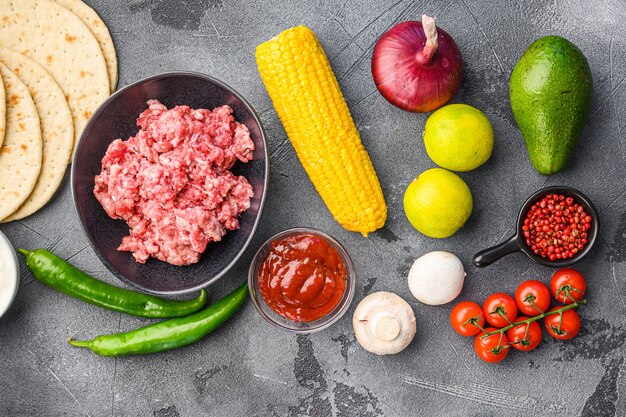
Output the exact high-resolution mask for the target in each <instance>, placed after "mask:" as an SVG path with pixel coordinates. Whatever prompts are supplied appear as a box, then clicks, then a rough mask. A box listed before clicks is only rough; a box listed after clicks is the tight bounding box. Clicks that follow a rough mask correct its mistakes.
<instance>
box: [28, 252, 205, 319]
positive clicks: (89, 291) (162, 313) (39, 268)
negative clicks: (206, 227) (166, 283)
mask: <svg viewBox="0 0 626 417" xmlns="http://www.w3.org/2000/svg"><path fill="white" fill-rule="evenodd" d="M17 251H18V252H19V253H21V254H22V255H24V257H25V258H26V266H28V269H30V270H31V272H32V273H33V275H34V276H35V278H36V279H37V280H38V281H41V282H43V283H44V284H46V285H48V286H50V287H52V288H54V289H55V290H58V291H61V292H62V293H64V294H67V295H69V296H70V297H74V298H78V299H79V300H82V301H85V302H87V303H89V304H93V305H96V306H98V307H102V308H106V309H109V310H113V311H119V312H122V313H126V314H132V315H133V316H139V317H148V318H169V317H182V316H188V315H189V314H192V313H195V312H196V311H198V310H200V309H201V308H202V307H204V306H205V304H206V301H207V297H206V291H205V290H202V291H201V292H200V295H199V296H198V297H197V298H194V299H192V300H185V301H177V300H165V299H163V298H158V297H154V296H151V295H148V294H143V293H140V292H136V291H130V290H126V289H123V288H119V287H115V286H113V285H109V284H107V283H104V282H102V281H98V280H97V279H95V278H93V277H90V276H89V275H87V274H85V273H84V272H83V271H81V270H79V269H77V268H75V267H74V266H72V265H70V264H69V263H67V262H65V261H64V260H63V259H61V258H59V257H58V256H56V255H55V254H53V253H52V252H49V251H47V250H45V249H36V250H34V251H29V250H25V249H18V250H17Z"/></svg>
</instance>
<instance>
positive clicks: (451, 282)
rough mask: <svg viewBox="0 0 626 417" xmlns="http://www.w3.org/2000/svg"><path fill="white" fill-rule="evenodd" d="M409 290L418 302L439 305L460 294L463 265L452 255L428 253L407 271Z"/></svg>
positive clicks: (463, 279) (463, 277)
mask: <svg viewBox="0 0 626 417" xmlns="http://www.w3.org/2000/svg"><path fill="white" fill-rule="evenodd" d="M408 280H409V289H410V290H411V293H412V294H413V296H414V297H415V298H417V300H418V301H421V302H422V303H424V304H429V305H441V304H446V303H449V302H450V301H452V300H454V299H455V298H456V297H458V295H459V294H460V293H461V290H462V289H463V283H464V281H465V271H464V270H463V264H462V263H461V261H460V260H459V258H457V257H456V256H455V255H454V254H452V253H449V252H443V251H436V252H430V253H427V254H426V255H424V256H422V257H421V258H418V259H417V260H416V261H415V262H414V263H413V266H412V267H411V270H410V271H409V277H408Z"/></svg>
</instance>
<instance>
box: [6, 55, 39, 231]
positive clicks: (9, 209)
mask: <svg viewBox="0 0 626 417" xmlns="http://www.w3.org/2000/svg"><path fill="white" fill-rule="evenodd" d="M0 74H1V75H2V80H3V82H4V90H5V95H6V109H7V110H6V114H7V126H6V134H5V136H4V143H3V144H2V147H1V148H0V220H1V219H4V218H5V217H7V216H8V215H10V214H11V213H13V212H14V211H15V210H17V209H18V207H19V206H20V205H21V204H22V203H23V202H24V201H26V198H28V196H29V195H30V193H31V192H32V191H33V188H35V183H36V182H37V178H38V177H39V171H40V170H41V158H42V157H41V153H42V152H41V150H42V143H41V130H40V127H39V117H38V116H37V108H36V107H35V103H34V102H33V99H32V98H31V96H30V93H29V92H28V87H26V85H25V84H24V83H23V82H22V81H20V79H19V78H18V76H17V75H15V74H14V73H13V72H12V71H11V70H9V69H8V68H7V67H6V66H5V65H4V64H0Z"/></svg>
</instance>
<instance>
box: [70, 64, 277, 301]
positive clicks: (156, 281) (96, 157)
mask: <svg viewBox="0 0 626 417" xmlns="http://www.w3.org/2000/svg"><path fill="white" fill-rule="evenodd" d="M149 99H158V100H159V101H161V103H163V104H165V105H166V106H167V107H168V108H171V107H173V106H175V105H178V104H185V105H189V106H191V107H192V108H206V109H213V108H215V107H217V106H220V105H223V104H227V105H229V106H230V107H232V108H233V110H234V115H235V119H236V120H237V121H238V122H241V123H244V124H245V125H246V126H248V129H249V130H250V135H251V137H252V140H253V141H254V144H255V145H256V150H255V151H254V160H253V161H251V162H249V163H247V164H244V163H241V162H237V163H235V165H234V166H233V168H232V171H233V173H234V174H235V175H243V176H244V177H246V178H247V179H248V181H249V182H250V184H251V185H252V187H253V188H254V197H253V198H252V200H251V206H250V208H249V209H248V210H247V211H246V212H245V213H243V214H242V215H241V217H240V218H239V223H240V228H239V229H238V230H235V231H229V232H228V233H226V235H225V236H224V237H223V239H222V240H221V241H220V242H212V243H209V245H208V246H207V249H206V251H205V252H204V254H203V255H202V257H201V259H200V262H198V263H197V264H194V265H189V266H174V265H170V264H168V263H165V262H161V261H158V260H156V259H149V260H148V261H147V262H146V263H145V264H139V263H137V262H135V260H134V258H133V256H132V254H131V253H130V252H120V251H118V250H117V248H118V246H119V245H120V243H121V241H122V238H123V237H124V236H126V235H128V226H127V225H126V222H124V221H122V220H114V219H112V218H110V217H109V216H108V215H107V214H106V213H105V211H104V209H103V208H102V206H101V205H100V203H99V202H98V200H96V198H95V197H94V194H93V188H94V177H95V176H96V175H98V174H99V173H100V168H101V160H102V157H103V156H104V154H105V153H106V150H107V148H108V146H109V144H110V143H111V142H112V141H113V140H115V139H117V138H122V139H127V138H129V137H130V136H133V135H135V134H136V133H137V131H138V130H139V128H138V127H137V125H136V124H135V121H136V119H137V116H138V115H139V114H140V113H141V112H142V111H144V110H145V109H146V107H147V106H146V101H147V100H149ZM268 162H269V157H268V153H267V144H266V140H265V133H264V131H263V126H262V125H261V121H260V120H259V117H258V116H257V114H256V113H255V111H254V109H253V108H252V106H251V105H250V104H249V103H248V102H247V101H246V100H245V99H244V98H243V97H242V96H240V95H239V94H238V93H237V92H236V91H234V90H233V89H232V88H230V87H229V86H227V85H226V84H224V83H223V82H221V81H219V80H216V79H215V78H212V77H209V76H207V75H202V74H196V73H188V72H176V73H167V74H161V75H156V76H153V77H150V78H146V79H144V80H141V81H138V82H136V83H134V84H132V85H129V86H128V87H125V88H123V89H121V90H119V91H117V92H116V93H115V94H113V95H112V96H111V97H109V99H107V100H106V101H105V102H104V103H103V104H102V105H101V106H100V108H99V109H98V110H97V111H96V112H95V113H94V115H93V117H92V118H91V120H90V121H89V123H88V124H87V126H86V127H85V131H84V132H83V134H82V137H81V139H80V142H79V144H78V147H77V148H76V153H75V155H74V160H73V163H72V180H71V181H72V194H73V196H74V204H75V206H76V211H77V212H78V217H79V219H80V222H81V224H82V226H83V230H84V231H85V234H86V235H87V237H88V238H89V242H90V243H91V246H92V247H93V249H94V251H95V252H96V254H97V255H98V257H99V258H100V260H101V261H102V262H103V263H104V265H105V266H106V267H107V268H108V269H109V270H110V271H111V272H112V273H113V274H115V275H116V276H117V277H118V278H120V279H121V280H122V281H124V282H126V283H128V284H130V285H132V286H134V287H136V288H138V289H140V290H142V291H145V292H150V293H155V294H165V295H167V294H169V295H175V294H183V293H189V292H192V291H196V290H199V289H200V288H203V287H206V286H208V285H210V284H212V283H214V282H215V281H217V280H218V279H219V278H221V277H222V276H223V275H224V274H225V273H226V272H227V271H228V270H229V269H230V268H231V267H232V266H233V265H234V264H235V263H236V262H237V260H238V259H239V257H240V256H241V255H242V254H243V252H244V251H245V250H246V248H247V246H248V244H249V243H250V241H251V240H252V237H253V235H254V233H255V231H256V229H257V226H258V224H259V219H260V217H261V211H262V209H263V204H264V202H265V194H266V191H267V185H268V178H269V167H268Z"/></svg>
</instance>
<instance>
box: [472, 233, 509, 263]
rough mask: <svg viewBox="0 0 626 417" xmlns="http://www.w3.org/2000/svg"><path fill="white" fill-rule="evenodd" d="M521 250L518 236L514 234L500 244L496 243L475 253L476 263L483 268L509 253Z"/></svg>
mask: <svg viewBox="0 0 626 417" xmlns="http://www.w3.org/2000/svg"><path fill="white" fill-rule="evenodd" d="M519 250H520V245H519V239H518V236H517V235H513V236H511V237H510V238H509V239H507V240H506V241H504V242H502V243H500V244H499V245H496V246H494V247H492V248H489V249H485V250H483V251H481V252H478V253H477V254H476V255H474V265H476V266H477V267H479V268H482V267H484V266H488V265H491V264H492V263H494V262H495V261H497V260H498V259H500V258H502V257H503V256H505V255H508V254H509V253H513V252H517V251H519Z"/></svg>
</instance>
